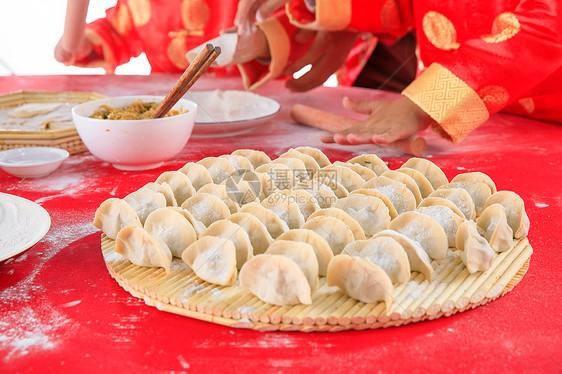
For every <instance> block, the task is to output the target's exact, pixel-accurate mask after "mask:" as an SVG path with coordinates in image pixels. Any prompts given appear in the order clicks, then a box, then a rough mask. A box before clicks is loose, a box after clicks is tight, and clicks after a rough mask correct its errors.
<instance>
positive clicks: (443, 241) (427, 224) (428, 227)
mask: <svg viewBox="0 0 562 374" xmlns="http://www.w3.org/2000/svg"><path fill="white" fill-rule="evenodd" d="M390 229H392V230H395V231H398V232H400V233H402V234H404V235H406V236H407V237H408V238H410V239H412V240H414V241H416V242H418V243H420V245H421V246H422V248H423V249H424V250H425V251H426V252H427V254H428V255H429V257H431V258H432V259H435V260H440V259H443V258H445V256H447V249H448V248H449V242H448V240H447V234H446V233H445V230H443V227H441V225H440V224H439V223H438V222H437V221H436V220H434V219H433V218H431V217H429V216H426V215H425V214H421V213H418V212H415V211H412V212H406V213H402V214H400V215H399V216H398V217H396V218H395V219H393V220H392V221H391V222H390Z"/></svg>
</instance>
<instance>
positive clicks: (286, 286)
mask: <svg viewBox="0 0 562 374" xmlns="http://www.w3.org/2000/svg"><path fill="white" fill-rule="evenodd" d="M239 279H240V286H241V287H242V288H244V289H247V290H248V291H250V292H251V293H252V294H253V295H255V296H256V297H257V298H259V299H260V300H262V301H263V302H266V303H268V304H273V305H279V306H283V305H295V304H312V297H311V290H310V285H309V284H308V280H307V279H306V276H305V275H304V273H303V272H302V270H301V269H300V267H299V266H298V265H297V264H296V263H295V262H294V261H293V260H291V259H290V258H288V257H286V256H281V255H266V254H263V255H257V256H255V257H253V258H251V259H250V260H249V261H248V262H246V263H245V264H244V266H242V269H241V270H240V275H239Z"/></svg>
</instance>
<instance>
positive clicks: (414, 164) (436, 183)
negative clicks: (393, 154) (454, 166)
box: [402, 157, 449, 190]
mask: <svg viewBox="0 0 562 374" xmlns="http://www.w3.org/2000/svg"><path fill="white" fill-rule="evenodd" d="M402 167H404V168H410V169H414V170H417V171H419V172H420V173H422V174H423V175H425V177H426V178H427V179H428V180H429V181H430V182H431V185H432V186H433V189H435V190H436V189H438V188H439V187H441V186H442V185H444V184H447V183H449V180H448V179H447V176H446V175H445V173H444V172H443V170H441V169H440V168H439V166H437V165H435V164H434V163H433V162H431V161H429V160H427V159H425V158H418V157H412V158H411V159H409V160H408V161H406V162H405V163H404V164H403V165H402Z"/></svg>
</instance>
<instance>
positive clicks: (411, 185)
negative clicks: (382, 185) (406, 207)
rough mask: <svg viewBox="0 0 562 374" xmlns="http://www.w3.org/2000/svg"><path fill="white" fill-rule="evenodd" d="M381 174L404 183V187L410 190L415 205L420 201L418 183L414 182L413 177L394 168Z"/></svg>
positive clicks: (420, 195)
mask: <svg viewBox="0 0 562 374" xmlns="http://www.w3.org/2000/svg"><path fill="white" fill-rule="evenodd" d="M381 176H382V177H386V178H390V179H392V180H395V181H397V182H400V183H404V184H405V185H406V187H407V188H408V189H409V190H410V191H411V192H412V195H414V198H415V199H416V205H418V204H419V203H420V202H421V201H422V194H421V191H420V188H419V187H418V184H417V183H416V181H415V180H414V178H412V177H410V176H409V175H407V174H405V173H399V172H398V171H396V170H387V171H385V172H384V173H383V174H382V175H381Z"/></svg>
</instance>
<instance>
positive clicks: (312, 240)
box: [277, 229, 334, 276]
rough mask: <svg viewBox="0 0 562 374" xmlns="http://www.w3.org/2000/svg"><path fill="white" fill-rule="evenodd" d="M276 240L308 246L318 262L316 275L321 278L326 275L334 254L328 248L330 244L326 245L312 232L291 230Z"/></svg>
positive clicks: (322, 239)
mask: <svg viewBox="0 0 562 374" xmlns="http://www.w3.org/2000/svg"><path fill="white" fill-rule="evenodd" d="M277 240H285V241H287V240H289V241H293V242H302V243H306V244H308V245H310V246H311V247H312V249H313V250H314V253H315V254H316V259H317V260H318V273H319V274H320V275H321V276H325V275H326V272H327V270H328V264H329V263H330V260H331V259H332V257H334V253H333V252H332V248H330V244H328V242H327V241H326V240H325V239H324V238H323V237H321V236H320V235H318V234H317V233H316V232H314V231H312V230H307V229H293V230H289V231H287V232H286V233H283V234H281V235H280V236H279V237H278V238H277Z"/></svg>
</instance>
